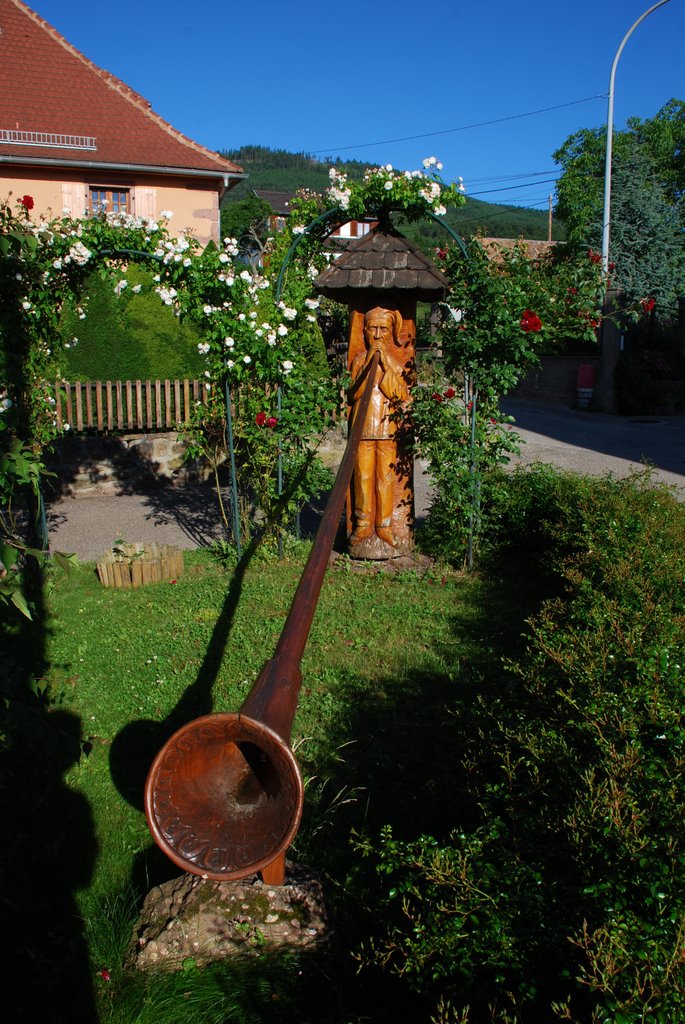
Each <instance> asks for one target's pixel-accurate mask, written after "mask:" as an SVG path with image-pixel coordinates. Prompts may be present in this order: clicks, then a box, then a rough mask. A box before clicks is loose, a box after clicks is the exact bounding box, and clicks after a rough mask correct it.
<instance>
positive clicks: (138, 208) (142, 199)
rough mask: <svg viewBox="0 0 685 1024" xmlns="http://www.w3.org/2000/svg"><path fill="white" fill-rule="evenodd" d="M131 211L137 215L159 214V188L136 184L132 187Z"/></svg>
mask: <svg viewBox="0 0 685 1024" xmlns="http://www.w3.org/2000/svg"><path fill="white" fill-rule="evenodd" d="M131 199H132V203H131V213H133V214H135V216H136V217H153V218H155V217H156V216H157V189H156V188H147V187H145V186H143V185H136V187H135V188H132V189H131Z"/></svg>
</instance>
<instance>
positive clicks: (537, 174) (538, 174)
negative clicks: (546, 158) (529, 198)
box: [469, 169, 556, 185]
mask: <svg viewBox="0 0 685 1024" xmlns="http://www.w3.org/2000/svg"><path fill="white" fill-rule="evenodd" d="M545 174H556V171H555V170H554V169H552V170H551V171H523V172H522V173H520V174H501V175H499V176H497V175H492V176H490V177H489V178H469V181H470V182H471V184H472V185H486V184H488V182H491V181H516V180H517V178H542V177H544V176H545Z"/></svg>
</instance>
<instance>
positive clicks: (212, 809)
mask: <svg viewBox="0 0 685 1024" xmlns="http://www.w3.org/2000/svg"><path fill="white" fill-rule="evenodd" d="M379 359H380V354H379V353H378V352H375V353H374V354H373V357H372V359H371V361H370V363H369V366H368V369H367V377H368V379H367V381H366V385H365V388H364V393H363V396H362V400H361V403H360V405H359V407H358V410H357V413H356V415H355V418H354V422H353V424H352V426H351V429H350V433H349V438H348V442H347V447H346V448H345V454H344V456H343V459H342V462H341V464H340V468H339V470H338V474H337V476H336V479H335V484H334V486H333V490H332V491H331V494H330V497H329V499H328V502H327V503H326V508H325V510H324V514H323V516H322V519H321V523H320V525H319V529H318V531H317V534H316V538H315V540H314V544H313V546H312V549H311V551H310V553H309V557H308V559H307V562H306V565H305V567H304V570H303V573H302V577H301V579H300V582H299V584H298V587H297V590H296V591H295V596H294V598H293V601H292V604H291V606H290V610H289V612H288V616H287V618H286V621H285V624H284V626H283V630H282V632H281V636H280V639H279V641H278V644H277V646H276V651H275V653H274V656H273V657H272V658H270V659H269V660H268V661H267V662H266V664H265V665H264V667H263V668H262V670H261V672H260V673H259V676H258V677H257V679H256V681H255V683H254V685H253V686H252V689H251V690H250V692H249V694H248V695H247V697H246V698H245V700H244V702H243V704H242V705H241V708H240V710H239V711H238V712H226V713H221V712H220V713H216V714H211V715H204V716H203V717H202V718H197V719H195V720H194V721H192V722H189V723H188V724H187V725H185V726H183V727H182V728H181V729H179V730H178V731H177V732H176V733H174V735H173V736H172V737H171V738H170V739H169V740H168V741H167V742H166V743H165V744H164V746H163V747H162V749H161V750H160V751H159V753H158V754H157V756H156V757H155V759H154V761H153V763H152V766H151V768H150V771H149V774H148V777H147V781H146V783H145V815H146V817H147V822H148V826H149V828H150V831H151V832H152V835H153V838H154V839H155V842H156V843H157V845H158V846H159V847H161V849H162V850H163V851H164V852H165V853H166V854H167V856H168V857H169V858H170V859H171V860H172V861H173V862H174V863H175V864H177V865H178V866H179V867H180V868H182V869H183V870H184V871H190V872H192V873H193V874H196V875H201V876H202V877H203V878H211V879H213V880H214V881H219V882H224V881H232V880H236V879H239V878H245V877H246V876H247V875H251V874H254V873H256V872H261V874H262V878H263V879H264V881H265V882H267V883H269V884H272V885H279V884H282V883H283V881H284V877H285V852H286V850H287V849H288V847H289V846H290V844H291V842H292V841H293V839H294V837H295V835H296V833H297V830H298V827H299V824H300V819H301V817H302V804H303V800H304V787H303V784H302V773H301V771H300V767H299V765H298V763H297V761H296V759H295V755H294V754H293V752H292V750H291V748H290V737H291V733H292V725H293V720H294V718H295V712H296V710H297V702H298V698H299V693H300V687H301V684H302V671H301V668H300V664H301V661H302V656H303V654H304V649H305V645H306V643H307V637H308V636H309V630H310V628H311V624H312V619H313V618H314V612H315V611H316V605H317V601H318V599H319V594H320V592H321V586H322V584H323V578H324V576H325V574H326V568H327V566H328V561H329V557H330V553H331V549H332V547H333V542H334V540H335V535H336V533H337V529H338V524H339V521H340V516H341V513H342V510H343V505H344V502H345V495H346V492H347V489H348V487H349V484H350V480H351V478H352V471H353V468H354V462H355V459H356V456H357V451H358V449H359V442H360V440H361V434H362V429H363V425H364V421H365V419H366V413H367V410H368V406H369V402H370V400H371V392H372V389H373V382H374V378H375V376H376V368H377V366H378V362H379Z"/></svg>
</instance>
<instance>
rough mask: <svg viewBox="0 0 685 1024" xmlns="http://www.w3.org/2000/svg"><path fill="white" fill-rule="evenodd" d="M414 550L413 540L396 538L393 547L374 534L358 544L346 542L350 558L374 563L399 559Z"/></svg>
mask: <svg viewBox="0 0 685 1024" xmlns="http://www.w3.org/2000/svg"><path fill="white" fill-rule="evenodd" d="M413 550H414V543H413V538H411V539H408V540H407V539H404V538H402V537H398V538H397V543H396V545H395V546H393V545H392V544H388V543H387V542H386V541H384V540H381V539H380V537H377V536H376V534H375V533H372V534H371V536H370V537H367V538H366V539H365V540H362V541H360V543H359V544H352V543H351V541H350V538H349V537H348V540H347V551H348V554H349V556H350V558H370V559H373V560H374V561H387V560H388V559H390V558H401V557H402V556H403V555H409V554H411V552H412V551H413Z"/></svg>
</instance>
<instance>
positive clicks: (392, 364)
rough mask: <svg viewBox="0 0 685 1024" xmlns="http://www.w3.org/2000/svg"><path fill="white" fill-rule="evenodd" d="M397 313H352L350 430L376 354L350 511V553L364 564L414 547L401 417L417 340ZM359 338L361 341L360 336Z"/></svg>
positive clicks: (409, 469)
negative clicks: (375, 365)
mask: <svg viewBox="0 0 685 1024" xmlns="http://www.w3.org/2000/svg"><path fill="white" fill-rule="evenodd" d="M408 327H409V328H411V327H413V323H412V322H411V321H409V322H408V323H407V324H406V325H405V324H404V322H403V319H402V314H401V313H400V311H399V310H398V309H396V308H392V307H388V306H374V307H373V308H371V309H369V310H367V312H366V313H364V314H363V317H362V315H361V314H360V312H359V311H356V312H354V311H353V313H352V315H351V322H350V343H349V354H348V360H349V368H350V375H351V378H352V384H351V386H350V389H349V392H348V398H349V402H350V412H349V416H350V425H352V424H353V423H354V421H355V418H356V416H357V415H358V406H359V397H360V394H361V389H362V385H363V382H364V380H365V379H366V375H367V373H368V367H369V362H370V359H371V358H372V356H373V354H374V353H375V352H378V353H379V357H380V358H379V363H378V368H377V369H376V372H375V376H374V383H373V390H372V393H371V403H370V405H369V409H368V412H367V414H366V417H365V421H364V425H363V428H362V434H361V442H360V445H359V450H358V452H357V459H356V462H355V466H354V473H353V477H352V487H351V492H350V500H349V505H348V531H349V543H350V550H351V552H352V554H353V555H356V556H358V557H364V558H381V559H382V558H392V557H394V556H396V555H398V554H404V553H406V552H408V551H410V550H411V549H412V547H413V536H412V528H413V480H412V477H413V474H412V465H411V460H410V458H409V456H408V453H407V445H406V441H407V437H406V426H405V413H406V409H407V405H408V402H409V398H410V393H411V392H410V389H411V385H412V383H413V368H414V338H413V331H412V330H411V329H410V330H407V328H408ZM360 335H361V337H360Z"/></svg>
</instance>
